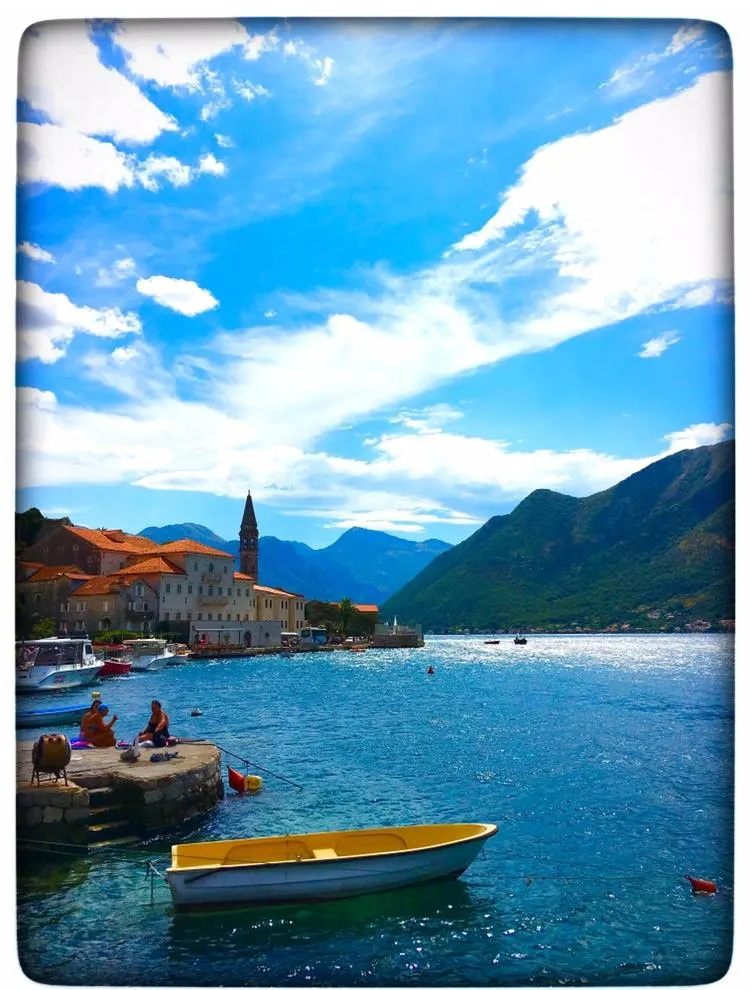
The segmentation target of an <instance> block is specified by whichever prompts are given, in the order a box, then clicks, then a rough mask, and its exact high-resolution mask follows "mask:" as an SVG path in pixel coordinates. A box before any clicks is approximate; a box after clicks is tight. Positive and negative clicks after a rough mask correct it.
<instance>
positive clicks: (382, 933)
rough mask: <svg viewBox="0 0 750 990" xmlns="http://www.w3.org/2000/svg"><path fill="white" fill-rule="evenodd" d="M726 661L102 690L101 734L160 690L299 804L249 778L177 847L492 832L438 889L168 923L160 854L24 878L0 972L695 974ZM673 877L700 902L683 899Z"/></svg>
mask: <svg viewBox="0 0 750 990" xmlns="http://www.w3.org/2000/svg"><path fill="white" fill-rule="evenodd" d="M733 647H734V642H733V638H732V637H728V636H705V635H694V636H586V637H575V636H567V637H565V636H540V637H533V638H530V640H529V643H528V645H527V646H525V647H516V646H514V645H513V644H512V642H511V641H510V638H508V637H505V638H504V639H503V641H502V642H501V644H500V645H499V646H485V645H484V644H483V642H482V640H481V639H477V638H469V637H435V638H434V639H431V640H428V643H427V645H426V647H425V648H424V649H420V650H394V651H369V652H367V653H363V654H344V653H340V652H339V653H332V654H308V655H298V656H295V657H294V658H282V657H264V658H257V659H251V660H246V659H234V660H222V661H218V662H205V661H202V662H189V663H188V664H187V665H186V666H184V667H181V668H169V669H167V670H165V671H163V672H160V673H157V674H143V675H130V676H129V677H126V678H121V679H117V680H113V681H109V682H107V683H105V684H103V685H102V696H103V698H104V699H105V700H106V701H107V702H108V703H109V704H110V706H111V709H112V711H116V712H118V713H119V715H120V721H119V723H118V729H119V734H120V735H121V736H122V737H131V736H132V735H133V734H134V733H135V731H137V730H138V729H139V728H142V726H143V725H144V724H145V722H146V720H147V717H148V702H149V701H150V699H151V698H152V697H157V698H159V699H160V700H161V701H162V703H163V704H164V706H165V707H166V709H167V710H168V711H169V713H170V716H171V718H172V726H173V730H174V732H175V733H176V734H177V735H184V736H190V737H193V738H197V737H207V738H210V739H212V740H214V741H216V742H217V743H219V744H220V745H222V746H225V747H226V748H228V749H229V750H232V751H233V752H235V753H239V754H243V755H245V756H246V757H247V758H248V759H250V760H253V761H254V762H255V763H258V764H260V765H262V766H264V767H267V768H268V769H270V770H275V771H277V772H278V773H280V774H283V775H284V776H287V777H289V778H291V779H293V780H295V781H297V782H299V783H301V784H303V785H304V786H303V789H302V790H301V791H300V790H297V789H295V788H294V787H291V786H290V785H289V784H286V783H283V782H282V781H279V780H276V779H274V778H273V777H271V776H270V775H268V774H263V776H264V778H265V788H264V790H263V791H262V793H261V794H260V795H258V796H255V797H241V796H239V795H234V794H233V793H232V792H230V791H228V792H227V797H226V798H225V800H224V801H222V802H221V803H220V804H219V806H218V807H217V808H216V809H215V810H214V811H213V812H211V813H210V814H208V815H206V816H204V817H203V818H201V819H199V820H194V821H192V822H190V823H186V825H185V826H184V827H183V830H182V832H181V834H180V838H181V839H182V840H188V839H191V840H197V839H212V838H223V837H232V836H243V835H255V834H274V833H283V832H296V831H313V830H323V829H333V828H358V827H366V826H386V825H394V824H407V823H417V822H433V821H451V820H453V821H481V822H496V823H497V825H498V826H499V832H498V834H497V836H495V837H494V838H493V839H491V840H490V841H489V842H488V843H487V845H486V847H485V852H484V853H483V854H482V855H480V857H479V858H478V859H477V860H476V861H475V862H474V864H473V865H472V866H471V867H470V868H469V870H468V871H467V872H466V873H465V874H464V875H463V876H462V877H461V878H460V879H458V880H449V881H441V882H436V883H434V884H428V885H424V886H421V887H414V888H410V889H403V890H400V891H395V892H391V893H387V894H377V895H369V896H364V897H359V898H355V899H351V900H342V901H333V902H328V903H322V904H313V905H298V906H291V907H289V906H284V907H275V908H273V909H258V908H254V909H243V910H236V911H223V912H220V913H215V912H214V913H201V914H194V915H187V916H182V915H180V916H177V915H175V914H174V912H173V910H172V906H171V900H170V897H169V891H168V888H167V887H166V885H165V884H163V883H162V881H160V880H157V882H156V885H155V890H154V903H153V904H150V882H149V881H148V880H147V879H146V877H145V861H146V860H147V859H148V858H149V857H151V858H153V860H154V861H155V863H156V864H157V866H159V867H160V868H164V867H165V866H167V865H168V850H169V845H170V842H171V841H172V839H173V836H171V835H170V836H160V837H157V838H156V839H154V840H151V841H150V842H149V843H148V845H147V847H145V849H140V850H137V851H133V852H127V851H119V852H115V851H112V852H110V853H106V854H100V855H98V856H92V857H90V858H88V859H73V858H65V857H55V858H54V859H52V860H51V861H49V862H39V861H38V860H36V861H35V862H34V864H33V865H29V864H26V865H25V866H24V869H23V872H22V874H21V876H20V878H19V890H18V902H19V912H18V923H19V956H20V960H21V964H22V966H23V968H24V970H25V972H26V974H27V975H28V976H29V977H31V978H32V979H35V980H38V981H41V982H47V983H57V984H83V985H86V984H99V985H102V984H104V985H106V984H118V985H131V986H132V985H142V984H146V985H163V984H175V985H187V986H201V985H208V986H215V985H219V984H221V985H229V986H237V985H262V986H269V985H270V986H280V985H303V984H309V985H333V986H353V985H372V986H384V985H389V986H394V985H402V984H415V985H423V986H461V985H469V986H486V985H500V986H502V985H507V986H523V985H540V986H546V985H559V984H576V985H578V984H584V983H590V984H597V985H607V984H611V985H669V984H672V985H674V984H695V983H708V982H711V981H713V980H715V979H718V978H719V977H720V976H721V975H722V974H723V973H724V971H725V970H726V968H727V966H728V964H729V961H730V958H731V950H732V898H733V875H732V847H731V841H732V839H731V836H732V824H733V819H732V802H733V781H732V770H733V762H732V761H733V754H732V734H733V695H732V682H733V668H732V664H733ZM428 664H432V665H433V666H434V667H435V671H436V673H435V675H434V676H428V675H427V674H426V668H427V666H428ZM87 694H88V692H86V691H78V692H68V693H67V694H66V695H64V696H60V697H61V698H62V697H64V698H65V701H60V703H62V704H72V703H74V701H76V700H78V699H79V698H85V697H86V696H87ZM47 700H48V699H45V707H46V701H47ZM33 703H38V702H36V700H35V699H34V701H33V702H30V701H28V700H26V699H23V700H22V702H21V704H22V705H23V706H24V707H27V706H29V705H30V704H33ZM195 707H197V708H200V709H201V710H202V711H203V713H204V714H203V716H202V717H200V718H191V717H190V711H191V709H193V708H195ZM38 733H39V730H29V731H26V732H25V733H19V736H21V737H26V738H35V737H36V736H37V735H38ZM229 763H230V765H232V764H233V765H238V764H237V761H232V760H230V761H229ZM240 768H241V767H240ZM685 873H692V874H694V875H696V876H702V877H707V878H710V879H713V880H715V881H716V882H717V883H718V884H719V893H718V894H717V895H716V896H713V897H693V896H692V895H691V893H690V888H689V885H688V883H687V881H686V880H685V879H684V874H685Z"/></svg>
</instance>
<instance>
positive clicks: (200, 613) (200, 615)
mask: <svg viewBox="0 0 750 990" xmlns="http://www.w3.org/2000/svg"><path fill="white" fill-rule="evenodd" d="M198 622H203V612H199V613H198Z"/></svg>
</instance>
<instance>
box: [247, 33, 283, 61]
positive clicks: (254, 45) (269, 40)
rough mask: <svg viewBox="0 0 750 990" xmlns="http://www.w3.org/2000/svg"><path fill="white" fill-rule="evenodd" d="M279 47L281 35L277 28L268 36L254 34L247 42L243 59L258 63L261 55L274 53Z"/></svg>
mask: <svg viewBox="0 0 750 990" xmlns="http://www.w3.org/2000/svg"><path fill="white" fill-rule="evenodd" d="M278 46H279V34H278V31H277V30H276V28H273V30H271V31H269V32H268V33H267V34H253V35H251V36H250V38H249V39H248V40H247V42H246V44H245V47H244V49H243V52H242V54H243V57H244V58H245V59H247V61H249V62H256V61H257V60H258V59H259V58H260V57H261V55H263V54H265V53H266V52H270V51H273V50H274V49H275V48H278Z"/></svg>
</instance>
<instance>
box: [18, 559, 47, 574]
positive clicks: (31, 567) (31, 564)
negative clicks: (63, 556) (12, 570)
mask: <svg viewBox="0 0 750 990" xmlns="http://www.w3.org/2000/svg"><path fill="white" fill-rule="evenodd" d="M18 563H19V564H20V565H21V567H25V568H26V569H27V570H28V572H29V574H31V573H32V571H38V570H39V568H40V567H44V564H38V563H37V562H36V561H35V560H34V561H31V560H19V561H18Z"/></svg>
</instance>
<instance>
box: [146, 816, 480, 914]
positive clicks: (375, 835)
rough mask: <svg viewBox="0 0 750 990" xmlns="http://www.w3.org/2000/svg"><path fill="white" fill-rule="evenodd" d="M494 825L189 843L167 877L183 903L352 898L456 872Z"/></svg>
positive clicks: (179, 849) (175, 850)
mask: <svg viewBox="0 0 750 990" xmlns="http://www.w3.org/2000/svg"><path fill="white" fill-rule="evenodd" d="M496 832H497V826H496V825H484V824H476V823H471V824H448V825H403V826H396V827H392V828H369V829H353V830H347V831H337V832H309V833H303V834H299V835H271V836H263V837H259V838H253V839H224V840H221V841H219V842H190V843H183V844H180V845H174V846H172V865H171V866H170V867H169V868H168V869H167V871H166V878H167V882H168V883H169V887H170V891H171V893H172V900H173V902H174V905H175V907H176V908H178V909H184V908H195V907H208V906H217V905H237V904H270V903H278V902H281V901H305V900H319V899H323V898H334V897H352V896H355V895H357V894H365V893H371V892H373V891H377V890H389V889H392V888H394V887H404V886H407V885H410V884H415V883H423V882H425V881H428V880H436V879H438V878H439V877H448V876H454V877H457V876H459V875H460V874H461V873H463V872H464V870H466V869H467V867H469V866H470V865H471V863H472V862H473V861H474V859H475V858H476V856H477V855H478V853H479V852H480V850H481V849H482V847H483V845H484V843H485V842H486V841H487V839H489V838H491V836H493V835H494V834H495V833H496Z"/></svg>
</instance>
